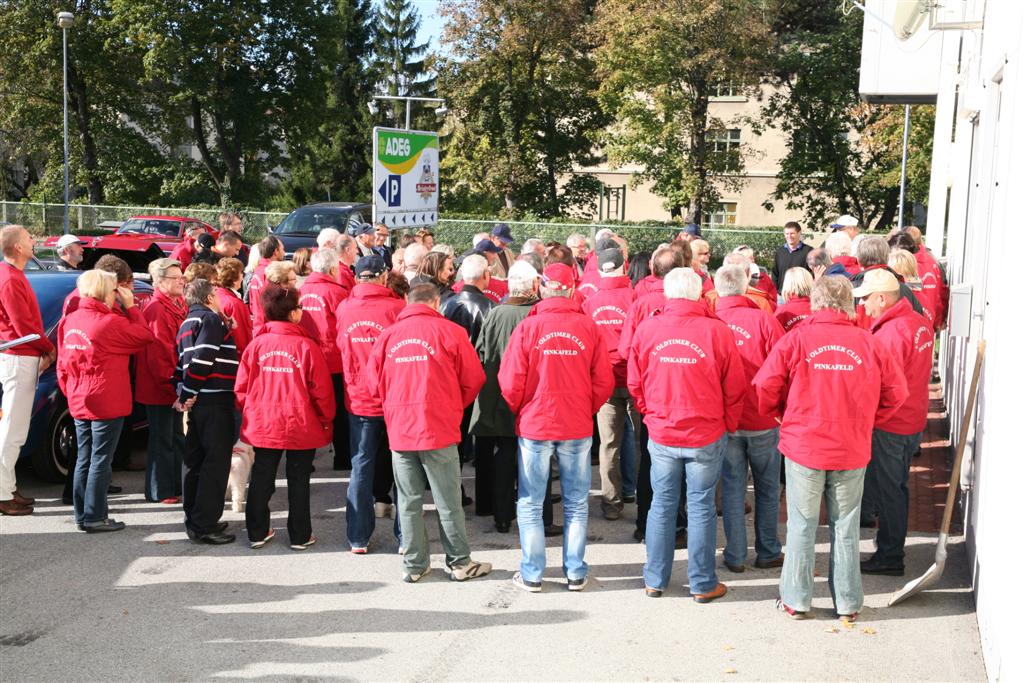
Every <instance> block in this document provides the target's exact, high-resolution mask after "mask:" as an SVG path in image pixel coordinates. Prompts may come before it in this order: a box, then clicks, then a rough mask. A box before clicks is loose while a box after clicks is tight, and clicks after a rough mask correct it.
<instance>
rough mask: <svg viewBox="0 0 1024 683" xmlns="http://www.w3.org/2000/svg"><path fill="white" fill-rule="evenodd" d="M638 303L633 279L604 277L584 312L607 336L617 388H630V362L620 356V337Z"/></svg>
mask: <svg viewBox="0 0 1024 683" xmlns="http://www.w3.org/2000/svg"><path fill="white" fill-rule="evenodd" d="M634 301H636V292H635V291H634V290H633V289H632V288H631V287H630V286H629V278H628V277H626V276H621V277H602V278H601V279H600V280H599V281H598V283H597V292H596V293H595V294H593V295H592V296H591V297H590V298H588V299H587V300H586V301H585V302H584V303H583V311H584V312H585V313H586V314H587V315H589V316H590V318H591V319H592V320H593V321H594V324H596V325H597V328H598V329H599V330H601V332H602V333H603V334H604V341H605V344H607V345H608V354H609V357H610V358H611V361H612V372H613V373H614V375H615V386H616V387H624V386H626V359H625V358H624V357H622V356H621V355H620V354H619V337H621V336H622V326H623V325H625V324H626V315H627V313H628V311H629V307H630V306H632V305H633V302H634Z"/></svg>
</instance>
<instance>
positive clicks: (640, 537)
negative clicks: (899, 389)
mask: <svg viewBox="0 0 1024 683" xmlns="http://www.w3.org/2000/svg"><path fill="white" fill-rule="evenodd" d="M633 540H634V541H637V542H638V543H643V542H644V530H643V529H633Z"/></svg>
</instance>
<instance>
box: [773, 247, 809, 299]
mask: <svg viewBox="0 0 1024 683" xmlns="http://www.w3.org/2000/svg"><path fill="white" fill-rule="evenodd" d="M809 253H811V248H810V247H809V246H807V245H806V244H804V243H803V242H801V243H800V246H799V247H798V248H797V249H796V251H794V252H792V253H790V251H789V249H787V248H786V245H785V244H783V245H782V246H781V247H779V248H778V249H776V250H775V261H774V263H772V282H774V283H775V286H776V287H777V288H779V289H780V290H781V289H782V285H783V284H784V282H783V278H785V277H786V271H787V270H789V269H790V268H796V267H797V266H799V267H800V268H807V254H809Z"/></svg>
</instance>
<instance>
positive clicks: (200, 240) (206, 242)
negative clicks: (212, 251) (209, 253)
mask: <svg viewBox="0 0 1024 683" xmlns="http://www.w3.org/2000/svg"><path fill="white" fill-rule="evenodd" d="M216 242H217V240H215V239H213V235H211V234H210V233H208V232H204V233H203V234H202V235H200V236H199V237H197V238H196V244H198V245H199V246H201V247H202V248H203V249H209V248H210V247H212V246H213V245H214V244H216Z"/></svg>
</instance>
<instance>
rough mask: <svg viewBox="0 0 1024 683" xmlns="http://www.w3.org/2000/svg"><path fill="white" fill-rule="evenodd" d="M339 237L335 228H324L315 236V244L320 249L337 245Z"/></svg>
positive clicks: (339, 234)
mask: <svg viewBox="0 0 1024 683" xmlns="http://www.w3.org/2000/svg"><path fill="white" fill-rule="evenodd" d="M339 237H341V233H340V232H338V231H337V230H336V229H334V228H324V229H323V230H321V231H320V234H319V235H317V236H316V246H318V247H320V248H321V249H323V248H324V247H337V246H338V238H339Z"/></svg>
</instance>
